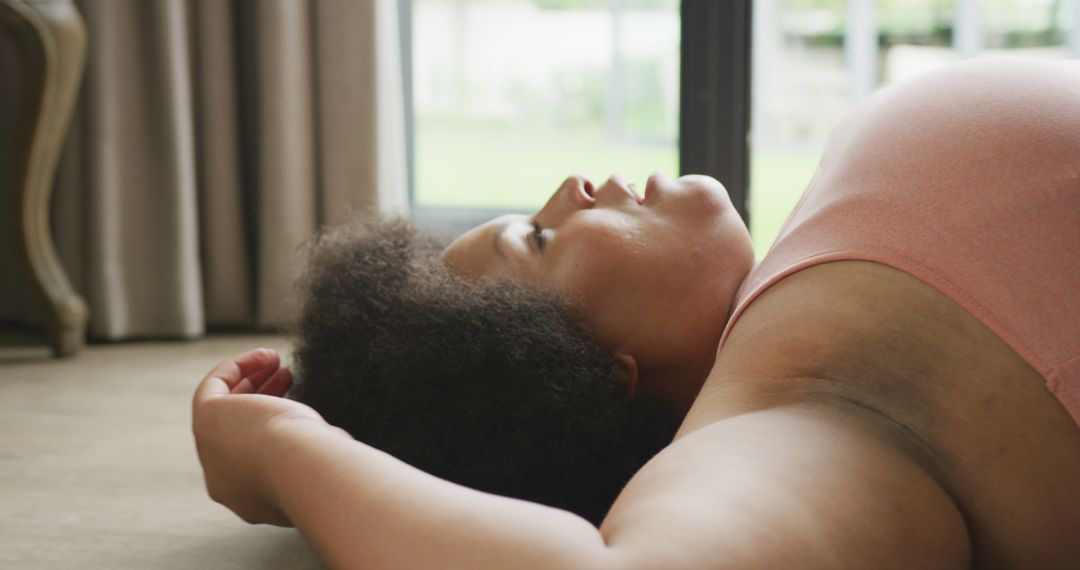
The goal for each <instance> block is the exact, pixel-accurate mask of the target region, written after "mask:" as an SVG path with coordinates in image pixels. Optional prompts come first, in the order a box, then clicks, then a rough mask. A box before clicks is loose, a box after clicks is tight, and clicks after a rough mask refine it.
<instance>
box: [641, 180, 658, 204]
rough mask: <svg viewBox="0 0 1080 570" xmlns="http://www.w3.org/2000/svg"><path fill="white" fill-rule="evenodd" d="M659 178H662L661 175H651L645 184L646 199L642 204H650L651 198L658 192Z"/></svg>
mask: <svg viewBox="0 0 1080 570" xmlns="http://www.w3.org/2000/svg"><path fill="white" fill-rule="evenodd" d="M658 176H660V174H659V173H653V174H651V175H649V179H648V180H647V181H646V182H645V199H644V200H642V201H641V203H642V204H644V203H646V202H648V201H649V199H650V197H652V195H653V194H656V192H657V191H658V190H657V188H656V185H657V182H656V179H657V177H658Z"/></svg>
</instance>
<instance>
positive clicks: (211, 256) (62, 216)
mask: <svg viewBox="0 0 1080 570" xmlns="http://www.w3.org/2000/svg"><path fill="white" fill-rule="evenodd" d="M78 4H79V7H80V10H81V11H82V13H83V16H84V18H85V20H86V27H87V33H88V54H87V55H88V57H87V62H88V65H87V69H86V78H85V80H84V85H83V91H82V95H81V100H80V103H79V107H78V109H77V111H76V115H75V118H74V120H73V125H72V130H71V133H70V135H69V138H68V141H67V144H66V146H65V152H64V156H63V158H62V161H61V167H60V171H59V173H58V176H57V183H56V190H55V193H54V198H53V228H54V233H55V234H56V237H57V240H56V241H57V248H58V250H59V253H60V257H61V260H62V261H63V262H64V265H65V268H66V269H67V271H68V272H69V274H70V275H71V277H72V281H73V283H74V284H75V285H76V287H77V288H78V289H79V290H80V291H81V292H82V293H83V294H84V295H85V297H86V299H87V302H88V304H89V306H90V315H91V318H90V323H91V324H90V333H91V337H92V338H95V339H99V340H110V339H123V338H134V337H192V336H197V335H200V334H202V333H203V332H204V331H205V330H206V329H207V327H214V326H227V327H234V328H235V327H248V328H260V329H266V328H272V327H275V326H277V325H280V324H282V323H284V322H285V321H286V320H287V319H288V318H289V317H290V315H291V314H292V311H293V309H294V306H293V302H292V300H291V286H292V282H293V280H294V279H295V277H296V275H297V272H298V269H299V266H298V258H297V248H298V246H299V245H300V244H301V243H302V242H304V241H305V240H306V239H308V238H309V237H310V236H311V235H312V234H313V233H314V232H315V231H317V230H318V229H319V228H320V227H321V226H323V225H327V224H336V223H340V222H343V221H345V220H346V219H348V216H349V214H350V213H351V212H361V211H364V212H368V211H377V212H383V213H389V212H394V213H404V212H405V211H406V209H407V206H408V198H407V191H406V172H405V160H404V155H405V149H404V140H405V139H404V118H403V117H404V113H403V106H402V97H401V93H402V91H401V89H402V88H401V73H400V69H401V66H400V56H399V53H398V51H399V50H398V41H399V38H398V34H397V30H398V27H397V6H396V3H395V2H394V0H359V1H350V0H235V1H222V0H157V1H155V2H144V1H141V0H82V1H81V2H79V3H78Z"/></svg>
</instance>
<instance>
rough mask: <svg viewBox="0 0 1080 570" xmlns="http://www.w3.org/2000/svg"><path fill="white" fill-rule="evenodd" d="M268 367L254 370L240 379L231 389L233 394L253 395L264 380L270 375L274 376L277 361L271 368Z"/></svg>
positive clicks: (276, 369)
mask: <svg viewBox="0 0 1080 570" xmlns="http://www.w3.org/2000/svg"><path fill="white" fill-rule="evenodd" d="M267 364H268V366H265V367H263V368H260V369H258V370H256V371H255V372H254V373H252V374H250V375H248V376H246V377H244V378H242V379H241V380H240V381H239V382H237V383H236V385H234V386H233V387H232V393H233V394H254V393H255V391H256V390H258V389H259V388H260V387H261V386H262V385H263V383H264V382H266V379H267V378H269V377H270V376H271V375H272V374H275V373H276V372H277V371H278V370H281V369H280V368H278V362H277V359H275V361H274V362H273V366H269V364H270V363H267Z"/></svg>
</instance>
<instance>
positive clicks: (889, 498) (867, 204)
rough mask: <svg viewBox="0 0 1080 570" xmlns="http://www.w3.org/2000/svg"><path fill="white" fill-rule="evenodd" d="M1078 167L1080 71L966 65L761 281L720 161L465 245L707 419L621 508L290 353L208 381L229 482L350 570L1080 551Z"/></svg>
mask: <svg viewBox="0 0 1080 570" xmlns="http://www.w3.org/2000/svg"><path fill="white" fill-rule="evenodd" d="M1078 171H1080V62H1076V61H1066V62H1033V61H1020V60H978V61H968V62H963V63H959V64H956V65H953V66H950V67H947V68H944V69H941V70H938V71H934V72H930V73H927V74H924V75H922V76H921V77H919V78H917V79H914V80H911V81H908V82H906V83H903V84H900V85H897V86H893V87H889V88H886V89H883V90H881V91H879V92H878V93H877V94H876V95H874V96H873V97H871V98H869V99H868V100H867V101H866V102H864V103H862V104H861V105H860V106H859V107H858V108H857V109H856V110H855V111H854V112H853V113H852V115H851V116H850V117H848V118H847V119H846V121H845V122H844V123H843V124H842V125H841V127H840V128H839V129H838V131H837V132H836V133H835V134H834V135H833V136H832V137H831V138H830V140H829V144H828V147H827V149H826V152H825V154H824V156H823V158H822V161H821V166H820V168H819V170H818V172H817V174H816V176H815V178H814V180H813V182H812V183H811V184H810V186H809V188H808V189H807V191H806V193H805V195H804V197H803V200H802V201H801V202H800V204H799V206H797V208H796V210H795V212H794V213H793V214H792V216H791V217H790V218H789V220H788V222H787V224H786V225H785V228H784V229H783V231H782V232H781V235H780V237H779V238H778V240H777V242H776V243H775V244H774V246H773V248H772V249H771V250H770V252H769V254H768V255H767V256H766V257H765V258H764V259H763V260H762V261H761V263H760V264H759V265H758V266H757V267H755V268H754V269H753V271H752V272H751V273H750V274H749V276H748V277H747V278H746V279H745V281H743V282H742V284H741V286H739V285H738V284H739V282H740V281H741V280H742V273H743V272H744V271H745V270H746V269H747V268H748V267H749V264H750V253H749V252H750V249H749V243H748V242H747V237H746V232H745V228H743V227H742V226H741V223H740V222H739V221H738V217H737V216H736V215H735V214H734V213H733V212H732V211H731V206H730V202H729V201H728V199H727V196H726V193H725V192H724V191H723V188H722V187H721V186H719V185H718V184H717V183H715V181H712V180H711V179H707V178H704V177H683V178H680V179H678V180H671V179H667V178H663V177H659V176H654V177H652V178H650V180H649V183H648V185H647V187H646V189H645V196H644V200H639V199H637V197H636V196H635V195H634V193H633V192H632V191H631V189H629V188H627V187H626V185H625V184H624V183H623V182H622V181H621V180H619V179H618V178H612V179H610V180H608V181H607V182H606V183H604V184H603V185H601V186H599V187H596V188H592V187H591V185H590V184H588V183H587V182H586V181H584V180H582V179H580V178H576V177H572V178H570V179H568V180H567V181H566V182H565V183H564V184H563V185H562V187H560V188H559V189H558V190H557V191H556V193H555V194H554V195H553V196H552V198H551V200H550V201H549V202H548V203H547V205H546V206H544V208H543V209H541V210H540V211H539V212H537V213H536V214H535V215H534V216H529V217H517V216H507V217H503V218H499V219H496V220H494V221H492V222H490V223H488V224H484V225H482V226H480V227H478V228H475V229H474V230H472V231H471V232H469V233H467V234H465V235H464V236H462V237H461V238H459V239H458V240H456V241H455V242H454V243H453V244H451V245H450V246H449V247H448V248H447V249H446V250H445V251H444V252H443V253H442V261H443V262H444V265H445V266H446V267H448V268H450V269H451V270H452V272H453V273H454V275H456V276H459V277H460V278H462V279H463V280H465V281H469V282H473V283H476V284H477V285H476V287H477V289H476V290H475V291H481V292H484V291H486V292H489V293H490V292H492V291H495V289H485V288H484V287H488V286H489V285H485V284H490V283H495V282H501V281H504V280H505V279H509V280H511V281H514V282H516V283H520V284H522V286H523V287H531V288H534V289H537V290H542V291H545V292H554V293H556V294H557V295H559V296H561V297H563V298H565V299H567V300H568V303H570V304H572V305H573V306H575V307H578V310H577V313H576V314H578V315H579V317H580V319H581V322H582V323H583V325H584V327H585V328H586V329H587V331H588V332H589V333H590V335H591V338H593V339H594V341H595V344H596V346H599V347H602V349H603V351H605V353H606V354H607V358H608V360H607V361H606V362H609V363H614V367H613V370H614V372H613V374H612V377H613V378H614V379H615V380H614V383H615V385H616V386H617V387H618V395H619V396H621V397H622V399H623V400H624V401H625V400H627V399H629V400H637V399H640V400H642V401H648V402H653V403H655V404H656V406H658V408H643V409H654V410H655V409H662V410H666V411H669V412H671V413H675V414H677V415H679V416H685V417H684V418H683V420H682V423H681V425H680V427H679V428H678V432H677V433H676V434H675V436H674V441H673V442H671V443H670V444H669V445H667V446H666V447H665V448H664V449H663V450H662V451H660V452H659V453H658V454H657V455H656V456H655V457H653V458H652V459H651V460H649V461H648V462H647V463H646V464H645V465H644V467H643V468H641V469H640V471H638V472H637V473H636V474H635V475H634V476H633V478H632V479H631V480H630V481H629V483H628V484H627V485H626V486H625V488H624V489H622V491H621V493H620V494H619V495H618V497H617V499H616V500H615V501H614V504H613V505H612V506H611V508H610V510H608V511H607V513H606V515H605V516H603V518H602V521H601V522H600V524H599V525H598V526H596V525H593V524H591V523H590V522H588V521H587V520H586V519H584V518H581V517H579V516H576V515H574V514H571V513H570V512H568V511H566V510H562V509H557V508H553V507H551V506H543V505H540V504H537V503H534V502H529V501H523V500H519V499H512V498H507V497H503V496H498V495H496V494H490V493H485V492H481V491H477V490H474V489H470V488H467V487H465V486H461V485H458V484H454V483H450V482H448V481H446V480H443V479H440V478H437V477H435V476H433V475H430V474H428V473H426V472H424V471H422V470H421V469H417V468H416V467H413V466H410V465H408V464H407V463H405V462H403V461H401V460H399V459H396V458H395V457H393V456H391V455H390V454H388V453H385V452H383V451H379V450H377V449H375V448H373V447H371V446H370V445H368V444H367V443H366V442H359V441H357V440H355V439H353V437H351V436H350V435H349V434H348V433H347V432H346V431H344V430H342V429H339V428H337V427H332V426H331V425H329V424H328V423H327V422H326V421H324V420H323V418H322V417H321V416H320V415H319V414H318V413H317V412H315V411H314V410H313V409H312V408H310V407H308V406H306V405H304V404H302V403H299V402H296V401H293V400H288V399H285V398H281V397H278V396H281V395H282V394H284V393H285V391H286V390H287V389H288V387H289V384H290V383H291V374H290V373H289V371H288V370H287V369H285V368H283V367H279V366H280V364H279V360H278V357H277V356H276V355H274V354H272V353H268V352H265V351H252V352H248V353H245V354H243V355H240V356H238V357H236V358H235V359H233V360H231V361H228V362H225V363H223V364H221V365H220V366H218V367H217V368H216V369H215V370H214V371H212V372H211V373H210V374H209V376H207V378H206V379H204V380H203V382H202V384H200V386H199V389H198V391H197V392H196V395H195V401H194V430H195V437H196V442H197V445H198V449H199V456H200V459H201V461H202V464H203V468H204V470H205V474H206V481H207V487H208V489H209V491H210V495H211V497H212V498H214V500H216V501H218V502H221V503H222V504H224V505H226V506H227V507H229V508H230V509H232V510H233V511H234V512H236V513H237V514H238V515H239V516H241V517H242V518H243V519H244V520H246V521H249V522H254V523H271V524H278V525H290V524H291V525H295V526H296V527H297V528H298V529H299V531H300V532H301V534H302V535H303V536H304V537H305V538H306V539H307V540H309V541H310V542H311V543H312V544H313V545H314V547H315V549H316V550H317V551H318V552H319V554H320V555H321V556H322V557H323V558H324V560H325V561H326V562H327V563H329V564H330V565H331V566H334V567H374V568H402V567H421V568H443V567H464V568H533V567H552V568H700V567H708V568H774V567H775V568H968V567H972V566H974V567H978V568H1076V567H1077V566H1078V564H1080V541H1077V540H1076V538H1077V536H1080V493H1078V492H1077V481H1080V429H1078V428H1077V422H1078V421H1080V262H1078V260H1080V230H1078V229H1077V228H1078V220H1080V175H1078ZM384 265H385V264H384ZM418 267H423V263H422V262H421V261H418V260H415V259H402V260H400V263H399V264H398V265H397V266H393V265H390V266H385V267H383V270H384V271H385V272H386V273H387V274H391V275H392V274H395V273H397V274H401V273H402V272H405V273H407V272H408V271H411V270H415V269H416V268H418ZM503 278H505V279H503ZM388 283H389V285H388V286H391V287H392V286H394V285H393V284H394V283H395V281H394V280H393V279H391V280H390V281H388ZM309 293H310V292H309ZM467 304H468V303H467V302H465V301H460V303H459V305H457V306H458V307H462V306H466V305H467ZM553 306H558V305H557V304H556V305H553ZM729 307H731V308H733V310H732V311H731V317H730V319H727V318H726V317H727V316H728V312H729ZM387 310H392V309H387ZM448 310H449V309H448ZM560 310H561V309H560ZM539 312H542V311H539ZM534 313H537V311H534ZM559 314H562V313H559ZM567 314H570V313H567ZM348 316H349V315H347V314H345V315H343V316H342V320H344V321H347V320H348V318H347V317H348ZM507 318H510V317H507ZM552 318H555V319H557V318H561V317H552ZM725 323H726V324H725ZM482 324H483V325H484V326H488V327H491V328H493V329H496V330H500V329H499V327H501V326H502V323H500V322H486V323H482ZM505 330H507V331H516V330H518V329H516V328H508V329H505ZM351 334H352V335H353V338H364V331H363V330H355V331H352V333H351ZM440 334H441V335H453V334H454V331H440ZM309 340H312V341H315V342H316V344H317V343H318V341H319V340H320V339H317V338H312V339H309ZM321 340H322V341H324V342H329V341H328V340H327V339H321ZM425 342H427V340H425ZM448 342H449V341H448ZM575 342H576V341H575ZM551 344H552V345H553V346H555V345H559V346H561V344H560V343H559V342H553V343H551ZM380 346H381V345H374V346H368V347H366V348H365V349H364V350H369V351H376V352H377V351H378V350H379V349H380ZM556 348H558V346H556ZM718 348H719V350H718V351H717V349H718ZM553 350H554V349H553ZM581 350H586V349H581ZM538 354H543V352H542V351H541V352H540V353H538ZM298 360H299V362H300V371H301V374H306V373H307V372H306V369H305V366H307V365H308V364H309V363H308V361H307V360H305V358H304V357H303V347H302V346H301V349H300V350H298ZM492 361H493V362H495V363H498V364H499V365H503V364H505V362H503V361H501V360H499V358H497V357H493V360H492ZM557 364H558V363H552V366H553V367H555V366H557ZM457 366H459V364H458V363H455V362H447V363H446V368H447V370H448V371H450V372H451V373H452V372H453V371H454V370H455V369H456V368H455V367H457ZM602 368H603V367H602V366H601V367H600V369H602ZM539 378H542V376H541V377H539ZM305 381H308V380H305V379H303V378H302V379H301V380H300V382H299V383H298V388H299V387H300V386H302V385H303V383H304V382H305ZM311 381H315V380H314V379H311ZM443 387H445V386H443ZM443 387H440V388H439V389H442V388H443ZM315 391H316V392H317V390H315ZM301 392H302V390H301ZM387 398H388V399H389V400H392V399H393V398H392V397H391V396H388V397H387ZM431 398H432V400H431V403H430V404H428V406H429V409H430V407H433V406H435V403H436V402H438V401H439V394H438V389H437V390H435V391H433V392H431ZM511 418H512V416H511ZM504 419H505V418H504ZM517 421H519V422H529V421H530V418H529V417H517ZM574 421H576V420H574ZM659 423H662V422H659ZM659 423H658V424H655V425H659ZM500 425H503V426H504V427H506V429H510V430H512V426H507V424H506V423H505V422H504V423H503V424H500ZM575 425H577V424H575ZM580 425H589V424H588V423H587V422H586V423H581V424H580ZM635 425H637V424H635ZM645 432H649V430H648V429H646V430H645ZM361 439H363V438H361ZM618 445H623V443H622V442H621V441H620V442H619V443H618ZM464 449H466V450H468V449H469V448H468V447H465V448H464Z"/></svg>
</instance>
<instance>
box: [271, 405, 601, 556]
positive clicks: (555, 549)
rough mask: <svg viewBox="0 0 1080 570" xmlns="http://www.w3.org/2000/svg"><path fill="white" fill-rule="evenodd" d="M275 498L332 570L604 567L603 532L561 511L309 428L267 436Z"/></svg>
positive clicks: (290, 427)
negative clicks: (455, 480) (436, 474)
mask: <svg viewBox="0 0 1080 570" xmlns="http://www.w3.org/2000/svg"><path fill="white" fill-rule="evenodd" d="M270 441H271V444H270V445H271V446H270V447H268V448H267V452H268V454H269V456H270V459H269V467H270V473H271V474H272V483H271V486H272V488H273V491H272V492H273V494H274V497H275V500H276V501H277V502H278V504H279V506H280V507H281V508H282V509H283V510H284V511H285V513H286V514H287V515H288V517H289V519H290V520H291V521H292V522H293V524H294V525H295V526H296V528H297V529H298V530H299V531H300V533H301V534H302V535H303V536H304V537H305V538H306V539H307V540H308V541H309V542H310V543H311V544H312V545H313V546H314V547H315V549H316V550H317V551H318V552H319V554H320V556H321V557H322V558H323V559H324V560H325V561H326V562H327V563H328V564H330V565H331V566H332V567H335V568H355V567H364V568H454V567H465V568H515V569H528V568H583V567H587V568H603V567H605V566H607V565H608V564H607V562H608V554H609V552H608V549H607V547H606V545H605V543H604V539H603V537H602V536H601V535H600V532H599V531H598V530H597V529H596V528H595V527H593V526H592V525H591V524H589V523H588V522H587V521H585V520H584V519H581V518H579V517H577V516H575V515H573V514H571V513H568V512H566V511H561V510H558V509H553V508H549V507H545V506H542V505H537V504H534V503H528V502H525V501H518V500H514V499H508V498H504V497H498V496H495V495H490V494H487V493H482V492H479V491H475V490H472V489H468V488H465V487H462V486H459V485H455V484H453V483H449V482H446V481H443V480H441V479H438V478H436V477H433V476H431V475H428V474H426V473H424V472H422V471H420V470H418V469H415V468H413V467H411V466H409V465H407V464H405V463H403V462H401V461H399V460H397V459H395V458H393V457H392V456H390V455H387V454H385V453H383V452H381V451H378V450H376V449H374V448H371V447H369V446H366V445H363V444H361V443H358V442H356V441H353V440H351V439H349V438H347V437H345V436H343V435H339V434H337V433H335V432H332V431H329V430H326V429H325V428H322V427H319V426H317V425H311V424H307V423H306V422H295V423H292V424H286V425H283V426H280V427H279V428H278V429H276V430H275V433H274V434H273V436H272V437H271V438H270Z"/></svg>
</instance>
